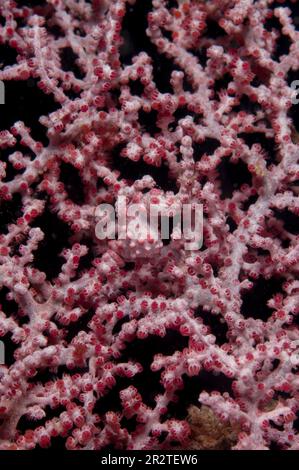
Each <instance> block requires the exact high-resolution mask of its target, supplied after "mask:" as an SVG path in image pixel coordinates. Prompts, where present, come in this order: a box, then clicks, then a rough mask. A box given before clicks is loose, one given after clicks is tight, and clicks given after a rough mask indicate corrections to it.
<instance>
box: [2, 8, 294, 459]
mask: <svg viewBox="0 0 299 470" xmlns="http://www.w3.org/2000/svg"><path fill="white" fill-rule="evenodd" d="M294 8H295V3H293V2H283V1H280V2H273V1H272V0H256V1H254V0H221V1H220V0H209V1H204V0H197V1H196V0H190V1H188V0H185V1H166V0H153V1H148V0H137V1H136V2H135V1H134V0H127V1H126V0H109V1H108V0H107V1H105V0H93V1H92V2H90V1H89V2H88V1H84V0H45V1H40V2H33V1H27V2H26V1H18V2H15V1H11V0H3V1H2V2H1V6H0V20H1V21H0V44H1V46H0V47H1V48H4V47H5V50H6V51H8V50H10V51H11V54H12V56H13V52H15V58H14V59H13V60H11V61H10V63H9V64H4V65H3V67H2V68H1V69H0V80H2V81H3V82H4V84H5V86H6V90H8V89H9V86H10V84H11V83H13V82H15V81H17V83H27V84H30V86H31V87H32V88H37V87H38V89H39V92H43V94H44V100H45V103H46V102H47V101H48V100H50V101H51V102H53V105H54V108H53V110H52V111H50V112H49V113H48V112H45V110H43V106H42V105H41V107H40V110H39V113H40V114H39V120H38V122H39V125H40V128H42V129H44V136H46V139H44V138H43V139H40V140H39V139H38V138H36V137H35V136H33V133H32V129H30V128H29V126H28V125H26V119H23V120H20V118H19V116H18V115H17V113H15V120H14V123H13V125H11V126H8V127H7V128H6V129H4V130H2V131H1V132H0V147H1V157H0V197H1V202H0V224H1V234H0V289H1V291H0V295H1V303H2V306H1V308H0V336H1V338H2V340H3V343H4V345H5V347H6V361H7V362H6V363H5V364H4V365H3V366H1V369H0V447H1V449H32V448H35V447H37V448H38V447H43V448H44V447H50V446H53V447H55V443H56V442H58V441H59V442H63V445H65V446H66V448H67V449H105V448H107V446H110V447H111V446H113V447H114V448H116V449H171V448H178V447H179V446H180V447H181V448H188V445H189V444H188V443H189V442H190V441H189V440H190V438H191V437H192V436H191V434H192V429H191V428H192V426H191V427H190V422H188V419H187V414H188V410H187V408H188V406H189V405H191V404H192V405H193V414H194V415H195V414H196V413H195V411H194V406H197V407H198V408H200V407H201V406H202V407H203V406H204V407H205V410H209V411H208V412H207V413H213V415H214V416H217V419H219V420H220V422H222V421H223V423H227V426H232V428H233V429H235V430H237V434H236V435H237V437H236V440H235V442H234V443H233V446H232V448H233V449H249V450H253V449H271V448H278V449H299V437H298V410H299V396H298V390H299V376H298V365H299V333H298V313H299V308H298V305H299V303H298V301H299V281H298V270H299V244H298V226H299V225H298V216H299V199H298V181H299V165H298V157H299V149H298V134H297V131H296V127H295V126H296V123H294V119H293V117H292V116H293V111H294V105H293V104H292V103H293V98H294V90H293V88H292V86H291V83H290V80H291V79H292V78H293V79H294V76H295V73H296V70H298V68H299V32H298V30H296V24H298V18H297V17H296V16H295V13H294V12H295V9H294ZM136 12H137V13H136ZM130 15H131V18H133V20H134V21H135V22H134V21H133V22H131V24H129V20H128V18H130ZM134 15H135V16H134ZM138 15H139V16H138ZM128 25H129V26H128ZM134 28H135V29H134ZM134 31H138V35H136V34H135V33H134ZM140 31H141V32H140ZM66 57H68V59H66ZM10 58H11V55H10ZM66 62H68V67H67V66H66ZM70 62H71V64H70ZM165 64H166V65H167V67H166V65H165ZM165 67H166V68H165ZM167 74H168V75H167ZM17 99H21V96H20V97H15V100H17ZM34 105H35V104H34V102H32V106H34ZM12 106H13V105H12V104H10V103H9V99H8V97H7V96H6V104H5V105H4V106H2V107H1V113H5V112H6V111H5V110H7V109H8V108H9V107H10V109H11V107H12ZM29 108H30V105H29V106H28V113H29ZM118 196H125V197H126V201H127V204H128V205H130V204H133V203H136V202H140V203H142V204H145V205H149V204H159V203H160V201H161V199H163V201H164V202H165V201H166V203H169V204H176V203H191V204H192V203H201V204H203V206H204V244H203V246H202V247H201V248H200V249H199V250H192V251H188V250H186V249H184V240H176V239H170V240H169V241H168V242H167V243H166V242H165V241H164V242H163V243H153V241H152V240H151V239H148V240H146V241H145V240H140V241H139V242H138V241H133V240H130V239H127V240H117V239H116V240H101V241H100V240H98V239H97V238H96V236H95V224H96V218H95V211H96V208H97V206H98V205H99V204H102V203H110V204H113V202H114V201H115V200H116V198H117V197H118ZM50 242H51V247H52V248H51V249H50V248H49V251H47V247H48V246H49V243H50ZM53 247H54V248H53ZM58 247H59V252H57V250H56V251H55V248H56V249H58ZM265 293H266V294H265ZM153 343H154V344H155V345H156V348H152V349H150V348H151V346H150V345H152V344H153ZM151 351H152V355H151ZM145 355H146V360H145V359H144V357H145ZM187 383H189V384H190V383H191V384H192V387H193V389H194V390H195V392H196V397H195V398H194V400H193V398H192V400H193V403H191V401H190V397H188V394H186V393H185V392H184V390H185V391H186V387H187V385H186V384H187ZM184 393H185V395H184ZM180 397H184V398H183V401H184V400H185V402H184V403H183V404H182V400H181V399H180ZM180 400H181V401H180ZM188 400H189V401H188ZM184 406H185V410H184V412H181V414H180V413H178V412H177V411H176V410H177V409H179V408H180V409H181V410H182V407H184ZM207 416H210V415H209V414H207ZM218 433H219V431H218ZM198 440H200V439H198Z"/></svg>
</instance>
